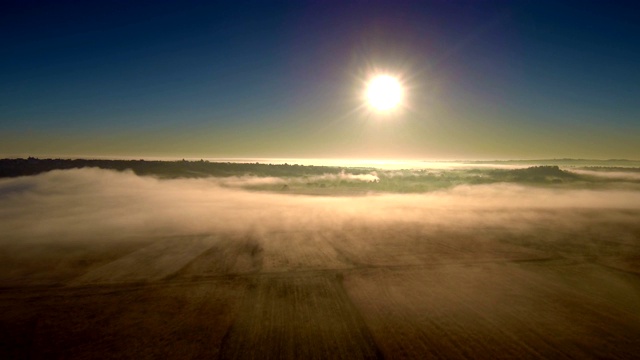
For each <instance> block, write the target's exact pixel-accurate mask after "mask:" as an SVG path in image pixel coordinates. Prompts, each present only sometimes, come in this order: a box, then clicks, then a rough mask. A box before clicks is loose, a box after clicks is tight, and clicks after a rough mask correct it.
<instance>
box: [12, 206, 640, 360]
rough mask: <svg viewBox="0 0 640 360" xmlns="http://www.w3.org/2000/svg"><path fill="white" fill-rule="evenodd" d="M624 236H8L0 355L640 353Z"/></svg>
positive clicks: (357, 230) (634, 249)
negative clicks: (49, 238)
mask: <svg viewBox="0 0 640 360" xmlns="http://www.w3.org/2000/svg"><path fill="white" fill-rule="evenodd" d="M596 219H597V217H596ZM621 226H622V225H620V224H617V223H607V222H606V221H596V220H594V224H593V226H592V227H590V228H588V229H581V230H573V231H567V232H564V233H563V232H558V231H547V230H545V226H544V224H539V226H538V227H537V228H534V229H525V230H522V231H518V232H514V231H508V230H505V229H496V228H468V229H460V228H457V229H455V230H452V229H444V228H440V229H435V228H428V227H425V226H424V225H421V224H407V223H403V224H385V225H379V226H371V225H370V224H369V225H366V226H365V225H364V224H360V225H354V226H353V227H351V228H347V229H342V230H341V231H326V232H308V233H305V232H291V233H287V232H279V233H251V232H247V234H241V235H239V234H204V235H190V236H180V237H170V238H163V239H129V240H121V241H117V242H107V241H102V240H101V241H97V240H96V241H92V240H91V239H88V240H87V241H84V242H82V241H75V242H65V241H64V240H58V239H56V240H55V241H53V240H52V241H50V242H48V243H47V242H44V243H42V242H41V243H35V242H34V243H23V244H20V243H15V242H5V245H1V246H0V247H1V248H0V270H1V271H0V286H1V287H0V358H2V359H22V358H35V359H52V358H53V359H55V358H68V359H88V358H132V359H134V358H135V359H140V358H166V359H170V358H180V359H184V358H216V357H218V358H225V359H226V358H231V359H265V358H267V359H268V358H271V359H287V358H288V359H294V358H295V359H301V358H304V359H313V358H318V359H320V358H343V359H359V358H394V359H395V358H443V359H452V358H453V359H455V358H474V359H478V358H480V359H482V358H487V359H496V358H540V359H542V358H545V359H548V358H560V359H562V358H568V359H569V358H587V359H588V358H594V359H595V358H609V359H631V358H638V356H639V355H638V354H640V265H639V263H640V261H638V260H639V259H640V225H638V224H636V225H634V224H624V227H621Z"/></svg>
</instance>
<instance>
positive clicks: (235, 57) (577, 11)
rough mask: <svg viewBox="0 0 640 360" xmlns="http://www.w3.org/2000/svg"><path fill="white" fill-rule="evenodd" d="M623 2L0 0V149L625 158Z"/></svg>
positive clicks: (631, 127)
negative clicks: (395, 92)
mask: <svg viewBox="0 0 640 360" xmlns="http://www.w3.org/2000/svg"><path fill="white" fill-rule="evenodd" d="M634 5H635V4H634V3H633V2H616V3H615V4H611V3H610V2H607V1H599V2H588V1H580V2H564V3H562V4H559V2H556V1H552V2H543V1H531V2H525V1H505V2H489V1H469V2H462V1H423V2H400V1H397V2H391V1H389V2H371V1H360V2H344V1H342V2H339V1H334V2H330V1H313V2H311V1H309V2H304V1H298V2H267V1H263V2H229V3H220V2H214V3H208V2H189V1H181V2H162V1H149V2H144V1H143V2H135V3H132V2H129V1H110V2H100V1H96V2H93V1H82V2H80V1H78V2H64V1H55V2H54V1H51V2H37V1H16V2H6V1H5V2H2V8H1V9H0V39H1V42H2V43H1V44H2V46H1V47H0V155H3V156H26V155H38V156H56V155H62V156H64V155H67V156H74V155H77V156H98V155H99V156H175V157H363V158H399V157H400V158H407V157H410V158H424V159H437V158H466V159H477V158H536V157H591V158H620V157H626V158H640V145H639V144H640V66H639V64H640V11H639V9H638V8H637V6H636V7H634ZM376 71H384V72H387V73H391V74H394V75H397V76H399V77H400V78H401V79H402V82H403V83H404V85H405V87H406V102H405V104H404V105H405V107H404V109H403V110H402V111H399V112H397V113H395V114H394V115H393V116H389V115H387V116H380V115H379V114H375V113H371V112H370V111H369V110H368V109H367V108H366V107H363V104H362V99H361V97H362V96H361V95H362V91H363V86H364V82H365V81H366V80H367V78H368V77H369V76H371V75H372V73H374V72H376Z"/></svg>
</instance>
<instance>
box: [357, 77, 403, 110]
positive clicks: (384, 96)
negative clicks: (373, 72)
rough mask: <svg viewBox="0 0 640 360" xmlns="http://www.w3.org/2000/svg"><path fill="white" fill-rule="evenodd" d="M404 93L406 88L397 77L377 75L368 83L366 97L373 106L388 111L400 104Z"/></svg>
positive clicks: (375, 108)
mask: <svg viewBox="0 0 640 360" xmlns="http://www.w3.org/2000/svg"><path fill="white" fill-rule="evenodd" d="M403 93H404V90H403V89H402V85H401V84H400V81H399V80H398V79H397V78H395V77H393V76H390V75H377V76H375V77H373V78H372V79H371V80H370V81H369V82H368V83H367V86H366V93H365V97H366V100H367V103H368V104H369V106H370V107H371V108H373V109H374V110H377V111H381V112H386V111H390V110H393V109H395V108H396V107H397V106H398V105H400V103H401V101H402V97H403Z"/></svg>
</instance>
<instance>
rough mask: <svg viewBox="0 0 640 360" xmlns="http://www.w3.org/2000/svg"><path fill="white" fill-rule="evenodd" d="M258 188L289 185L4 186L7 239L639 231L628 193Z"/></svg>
mask: <svg viewBox="0 0 640 360" xmlns="http://www.w3.org/2000/svg"><path fill="white" fill-rule="evenodd" d="M340 176H342V177H343V178H348V177H347V176H346V175H344V174H343V175H338V177H340ZM363 176H371V177H374V176H375V175H363ZM365 180H369V178H368V177H367V178H366V179H365ZM252 182H254V183H263V182H270V183H280V182H282V183H283V184H284V183H285V182H284V181H282V180H278V178H258V177H244V178H241V179H240V178H198V179H165V180H162V179H158V178H154V177H145V176H138V175H135V174H134V173H133V172H130V171H125V172H118V171H113V170H101V169H97V168H83V169H74V170H62V171H60V170H58V171H51V172H47V173H43V174H40V175H37V176H29V177H19V178H12V179H3V180H1V181H0V200H1V201H2V204H3V206H2V208H1V209H0V233H1V234H3V235H2V241H4V242H7V241H21V242H32V241H65V240H73V241H77V240H86V241H96V240H97V239H122V238H127V237H131V236H134V237H139V236H145V237H146V236H152V237H153V236H162V237H165V236H175V235H190V234H208V233H220V232H224V233H229V232H230V233H243V232H247V231H251V232H252V233H263V232H274V231H275V232H291V231H342V230H345V229H349V228H350V227H353V226H377V225H381V224H391V223H412V224H419V225H420V226H424V227H432V228H439V229H442V228H450V229H459V228H469V227H471V228H475V227H499V228H504V229H509V230H513V231H526V230H527V229H529V230H530V229H533V228H540V227H544V228H546V229H548V228H557V229H564V230H571V229H580V228H583V227H586V226H589V225H590V224H593V223H597V222H602V221H606V222H609V223H612V222H613V223H620V224H634V223H635V222H637V219H638V212H639V211H640V192H638V191H633V190H621V189H609V190H606V189H598V190H588V189H570V188H562V189H558V188H541V187H532V186H525V185H517V184H509V183H495V184H485V185H460V186H456V187H453V188H450V189H445V190H438V191H433V192H428V193H419V194H416V193H413V194H391V193H386V194H385V193H376V194H370V195H358V196H345V195H344V194H343V195H342V196H308V195H294V194H288V193H282V192H280V193H269V192H258V191H249V190H245V189H242V188H238V187H237V186H234V183H240V184H247V183H252ZM594 214H595V215H594Z"/></svg>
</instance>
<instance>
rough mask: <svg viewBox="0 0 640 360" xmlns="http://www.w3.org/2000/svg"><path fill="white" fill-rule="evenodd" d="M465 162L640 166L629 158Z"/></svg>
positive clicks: (471, 162)
mask: <svg viewBox="0 0 640 360" xmlns="http://www.w3.org/2000/svg"><path fill="white" fill-rule="evenodd" d="M464 163H465V164H493V165H546V166H566V167H569V166H571V167H584V166H603V167H640V160H627V159H608V160H594V159H566V158H565V159H540V160H478V161H464Z"/></svg>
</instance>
